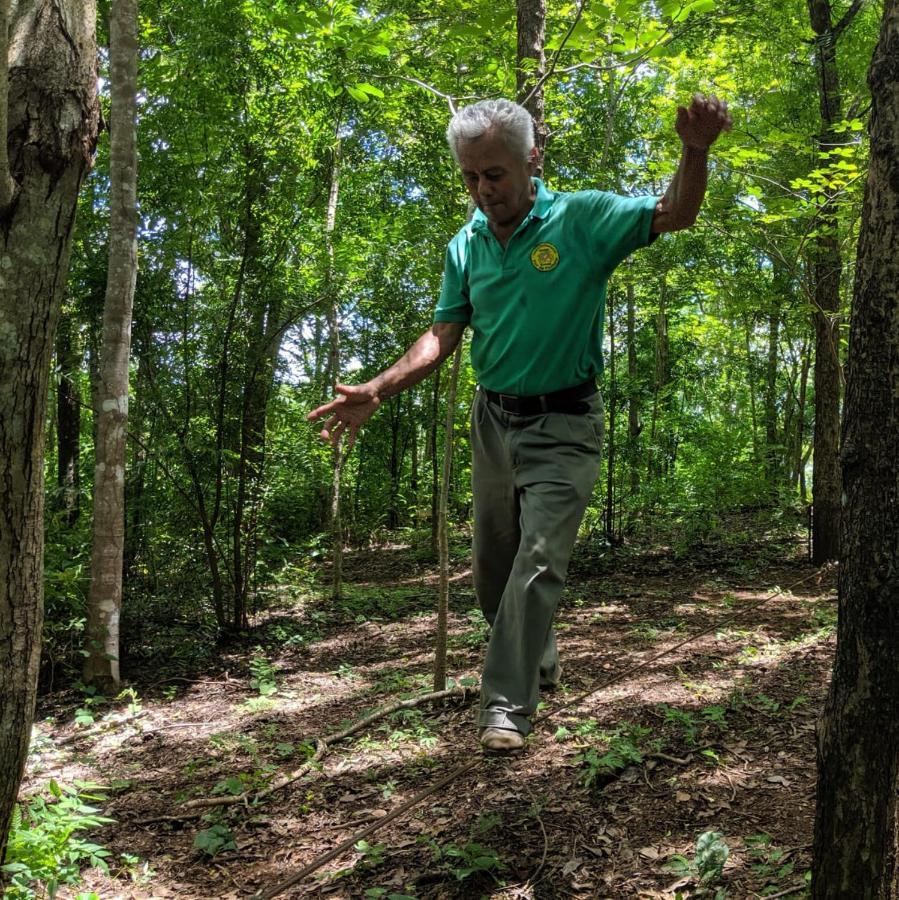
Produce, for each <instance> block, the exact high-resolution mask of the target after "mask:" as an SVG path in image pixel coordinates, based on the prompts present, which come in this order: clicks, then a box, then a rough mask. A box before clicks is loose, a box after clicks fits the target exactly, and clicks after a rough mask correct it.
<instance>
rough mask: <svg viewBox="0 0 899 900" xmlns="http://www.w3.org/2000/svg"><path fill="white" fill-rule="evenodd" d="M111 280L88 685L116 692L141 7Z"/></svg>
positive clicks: (112, 217) (113, 122) (117, 46)
mask: <svg viewBox="0 0 899 900" xmlns="http://www.w3.org/2000/svg"><path fill="white" fill-rule="evenodd" d="M109 60H110V90H111V116H110V133H109V136H110V151H109V171H110V192H109V272H108V275H107V282H106V303H105V304H104V308H103V349H102V351H101V353H100V382H101V388H100V408H99V420H98V422H97V457H96V467H95V469H94V521H93V544H92V549H91V584H90V591H89V593H88V601H87V627H86V629H85V651H86V653H87V655H86V656H85V659H84V669H83V673H82V677H83V678H84V681H85V683H86V684H94V685H96V686H97V687H98V688H100V690H101V691H109V690H117V689H118V686H119V681H120V677H121V676H120V672H119V620H120V617H121V612H122V560H123V555H124V548H125V450H126V447H125V435H126V432H127V430H128V362H129V359H130V357H131V311H132V306H133V303H134V286H135V282H136V280H137V136H136V134H135V130H136V120H137V0H113V3H112V5H111V6H110V11H109Z"/></svg>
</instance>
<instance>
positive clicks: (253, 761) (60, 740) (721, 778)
mask: <svg viewBox="0 0 899 900" xmlns="http://www.w3.org/2000/svg"><path fill="white" fill-rule="evenodd" d="M752 554H753V555H752V556H751V557H750V558H747V557H746V556H742V557H740V558H736V557H734V558H731V555H725V554H723V553H722V552H721V551H716V552H711V551H709V552H706V553H702V554H697V553H694V554H693V555H692V556H691V557H690V558H689V559H687V560H680V561H678V560H675V559H674V558H673V556H672V555H671V553H669V552H668V551H666V550H664V549H659V548H656V549H654V550H653V551H652V552H642V553H636V552H633V553H631V552H628V551H618V552H616V553H615V554H614V555H607V556H605V557H603V558H596V557H591V556H590V555H589V554H583V553H582V554H581V555H579V556H578V557H577V558H576V560H575V562H574V564H573V566H572V572H571V578H570V582H569V586H568V589H567V592H566V598H565V601H564V604H563V608H562V610H561V611H560V616H559V644H560V647H561V651H562V657H563V665H564V675H563V683H562V686H561V688H560V690H558V691H557V692H555V693H553V694H549V695H547V696H546V698H545V702H546V708H545V709H546V710H547V711H548V710H550V709H552V708H554V707H555V706H556V705H559V704H562V703H566V702H568V701H570V700H571V699H573V698H575V697H577V696H579V695H580V694H582V693H585V692H587V691H589V690H590V689H591V688H592V687H593V686H595V685H596V684H598V683H601V682H603V681H607V680H608V679H609V678H610V677H612V676H614V675H615V674H616V673H620V672H623V671H624V670H626V669H627V668H629V667H630V666H631V665H633V663H634V662H637V661H639V660H640V659H641V658H647V657H649V656H651V655H653V654H654V653H656V652H658V650H660V649H663V648H665V647H670V646H673V645H674V644H676V643H678V642H680V641H681V640H683V639H684V637H686V636H688V635H690V634H693V633H696V632H699V631H701V630H703V629H705V628H707V627H708V626H709V625H710V624H712V623H713V622H716V621H723V620H724V619H725V618H727V617H729V616H731V615H732V614H733V613H734V612H737V611H739V609H740V608H741V605H744V606H745V605H746V604H747V603H749V602H752V601H753V600H756V599H761V598H763V597H765V596H767V595H769V594H771V593H773V592H774V591H775V590H776V589H777V588H783V587H786V586H787V585H790V584H792V583H794V582H796V581H798V580H799V579H801V578H804V577H807V576H809V575H812V574H813V570H812V569H811V567H809V566H808V565H807V564H806V563H804V562H803V561H801V560H800V559H799V556H798V550H794V549H793V548H790V547H787V548H786V549H784V548H783V547H779V548H772V547H770V546H765V545H761V546H759V547H756V548H754V549H753V551H752ZM462 560H464V557H463V558H462ZM462 560H460V565H459V567H458V569H457V572H456V578H455V581H454V583H453V596H452V608H453V614H452V621H451V639H450V648H451V660H450V668H451V671H452V672H453V673H454V677H455V678H456V679H466V678H473V677H476V676H477V672H478V665H479V659H480V655H481V652H482V649H483V629H482V626H481V623H480V619H479V616H477V615H476V614H474V613H473V612H469V611H470V610H471V609H472V607H473V606H474V600H473V595H472V592H471V585H470V579H469V578H468V574H467V571H466V569H465V566H464V561H462ZM323 574H324V573H323ZM434 577H435V573H434V571H433V570H432V568H431V567H430V566H429V564H427V563H426V562H423V561H422V554H421V553H416V552H415V551H413V550H410V549H409V548H403V547H394V548H380V549H378V550H377V551H368V552H365V553H356V554H352V555H350V556H348V558H347V562H346V578H347V583H348V589H347V596H346V599H345V600H344V601H343V602H342V603H340V604H330V603H327V602H325V601H322V600H316V599H315V598H314V597H313V596H305V597H304V596H300V597H298V599H297V600H296V601H292V602H291V604H290V606H289V607H287V608H281V609H278V610H276V611H275V612H270V613H268V614H266V617H265V620H264V621H262V620H260V624H259V625H258V627H257V628H256V630H255V632H254V635H253V637H252V640H251V641H250V642H249V643H248V644H247V645H246V646H245V647H242V648H232V649H231V650H229V651H227V652H221V653H220V656H219V658H218V659H217V661H216V662H217V665H216V667H215V669H214V671H213V672H212V673H210V672H208V671H206V672H204V673H203V674H202V675H200V676H196V677H194V676H191V675H190V674H178V673H179V672H183V671H184V666H185V664H189V660H187V661H186V662H185V661H183V662H181V663H178V664H177V665H175V664H174V663H173V662H172V661H168V662H167V661H157V662H156V664H155V665H154V666H153V668H152V669H146V670H145V671H142V677H141V678H140V679H138V680H137V681H135V682H134V683H133V687H134V689H135V691H136V694H137V696H138V697H139V704H132V707H131V710H130V711H129V710H127V709H124V708H123V707H122V705H121V704H119V705H118V706H117V708H116V711H113V712H111V711H109V707H103V706H98V707H97V709H96V711H95V716H94V718H95V722H94V724H92V725H76V724H74V722H73V720H72V717H73V713H74V710H75V708H76V707H77V706H78V705H80V704H81V702H82V699H81V698H74V697H72V696H71V695H58V696H54V697H51V698H48V702H47V703H45V705H44V708H43V709H42V710H40V711H39V722H38V727H39V732H40V734H41V737H40V738H39V740H38V741H37V743H36V747H37V749H38V750H39V751H40V752H38V753H36V754H33V756H32V758H31V762H30V765H29V772H28V778H27V781H26V785H25V789H26V793H27V792H29V791H34V790H37V789H38V788H40V787H41V786H42V785H44V784H45V783H46V781H47V780H48V778H49V777H51V776H52V777H55V778H57V779H58V780H60V781H64V782H67V783H71V782H72V780H73V779H75V778H81V779H83V780H90V781H97V782H102V783H103V784H105V785H108V786H109V788H110V795H109V796H110V799H109V800H108V801H107V802H106V803H105V804H103V810H104V813H105V814H107V815H110V816H112V817H113V818H115V819H116V820H117V821H116V824H115V825H113V826H109V827H107V828H106V829H103V830H102V831H98V832H93V833H92V839H94V840H96V842H97V843H100V844H103V845H104V846H106V847H107V848H108V849H109V850H110V851H111V852H112V854H113V856H112V859H113V860H114V861H115V862H114V864H113V865H112V869H113V875H114V877H110V876H105V875H103V874H102V873H99V872H97V871H95V870H94V871H91V872H89V873H88V874H87V877H86V881H85V884H84V885H82V886H81V887H80V888H79V890H81V891H85V890H89V889H92V890H94V891H96V892H97V893H98V894H99V895H100V896H101V897H103V898H111V897H141V898H144V897H178V898H229V897H245V896H252V894H253V893H254V892H256V891H258V890H266V889H269V888H272V887H274V886H275V885H277V884H278V883H280V882H281V881H283V880H284V879H285V878H287V877H288V876H290V875H291V874H292V873H293V872H295V871H296V870H297V869H298V868H300V867H302V866H303V865H305V864H306V863H308V862H310V861H311V860H313V859H315V858H316V857H317V856H319V855H320V854H322V853H324V852H326V851H327V850H329V849H330V848H332V847H334V846H335V845H337V844H339V843H340V842H341V841H343V840H344V839H346V838H347V837H349V836H351V835H352V834H353V833H355V832H356V831H358V830H359V829H360V828H362V827H363V826H364V825H366V824H368V823H370V822H372V821H375V820H377V819H378V818H382V817H385V816H386V815H387V814H388V813H389V811H391V810H392V809H394V808H396V807H397V806H398V805H399V804H401V803H402V802H404V801H405V800H407V799H408V798H409V797H411V796H413V795H414V794H415V793H416V792H418V791H420V790H422V789H424V788H425V787H427V786H428V785H429V784H431V783H433V782H434V781H436V780H437V779H438V778H439V777H440V776H441V775H442V774H444V773H445V772H447V771H449V770H450V769H451V768H452V767H454V766H457V765H459V764H460V763H462V762H465V761H466V760H469V759H472V758H476V759H478V760H479V763H478V766H477V767H476V768H475V770H474V771H473V772H471V773H470V774H469V775H468V776H467V778H466V779H465V780H464V782H463V783H457V784H455V785H454V786H453V787H452V788H450V789H448V790H446V791H445V792H442V793H441V794H440V795H439V796H437V797H432V798H430V799H429V800H428V801H427V802H426V803H424V804H422V805H421V806H420V807H419V808H417V809H415V810H413V811H412V812H411V813H410V814H408V815H407V816H406V817H405V818H403V819H401V820H397V821H395V822H391V823H390V824H388V825H387V826H385V827H384V828H383V830H381V831H380V832H379V833H378V834H377V835H376V836H373V837H371V838H370V839H369V840H368V842H367V844H365V845H362V846H360V847H359V848H358V849H357V850H354V851H350V852H348V853H347V854H345V855H344V856H342V857H341V858H340V859H338V860H336V861H335V862H334V863H332V864H329V865H328V866H326V867H324V868H323V869H322V870H321V871H320V872H319V874H318V876H316V877H315V878H313V879H311V880H309V881H306V882H304V883H303V884H302V885H300V886H297V887H295V888H292V889H290V890H289V891H287V892H285V893H284V894H283V896H285V897H301V896H328V897H346V898H357V897H363V898H364V897H384V898H391V897H392V898H399V897H403V896H410V897H419V898H457V897H458V898H475V897H482V896H488V897H509V898H512V897H534V898H555V897H590V898H593V897H608V898H616V900H617V898H623V897H660V898H661V897H668V898H674V897H675V896H676V894H677V893H678V892H680V893H681V895H682V896H684V897H700V896H707V897H715V896H718V897H724V896H727V897H731V898H748V897H755V896H764V895H770V894H781V893H782V892H784V891H788V890H789V889H791V888H795V889H796V893H792V894H790V896H795V897H801V896H803V891H802V887H803V884H804V876H805V873H806V872H807V871H808V868H809V865H810V844H811V838H812V824H813V815H814V778H815V773H814V765H815V746H814V724H815V717H816V715H817V712H818V710H819V708H820V706H821V703H822V702H823V698H824V694H825V690H826V683H827V678H828V676H829V671H830V665H831V659H832V652H833V629H834V623H835V618H836V602H835V601H836V590H835V585H834V580H833V575H832V574H826V575H824V576H820V577H813V578H811V579H809V580H806V581H805V583H804V584H803V585H801V586H800V587H797V588H796V589H795V591H793V592H787V593H786V594H783V595H781V596H779V597H778V598H777V599H775V600H772V601H771V602H770V603H768V604H766V605H765V606H764V607H762V609H760V610H759V611H758V612H756V613H755V614H754V615H753V616H751V617H749V618H748V619H747V621H746V622H745V623H741V624H739V625H731V626H730V627H728V628H725V629H723V630H721V631H718V632H716V633H713V634H711V635H708V636H706V637H704V638H702V639H700V640H698V641H696V642H694V643H691V644H690V645H688V646H686V647H683V648H681V649H679V650H677V651H676V652H675V653H673V654H671V655H670V656H666V657H665V658H663V659H661V660H659V661H657V662H654V663H652V664H651V665H649V666H648V667H647V668H645V669H643V670H641V671H640V672H639V673H637V674H635V675H633V676H631V677H628V678H625V679H624V680H623V681H621V682H620V683H617V684H615V685H613V686H611V687H610V688H608V689H606V690H604V691H601V692H599V693H597V694H594V695H592V696H590V697H589V698H587V699H586V700H584V701H583V702H582V703H580V704H579V705H578V706H577V708H576V709H569V710H566V711H564V712H561V713H559V714H557V715H554V716H552V717H551V718H550V719H549V720H547V721H546V722H544V723H543V724H542V725H541V727H540V728H538V729H537V731H536V732H535V734H534V736H533V737H532V738H531V739H530V740H529V741H528V746H527V749H526V752H525V753H524V754H522V755H521V756H518V757H514V758H511V759H505V758H489V757H483V756H482V755H481V754H480V751H479V749H478V746H477V739H476V734H475V729H474V727H473V724H472V723H473V714H474V710H473V706H472V704H471V703H461V704H460V703H455V704H452V705H449V706H447V707H445V708H443V709H440V710H436V711H435V710H432V709H431V708H430V707H425V708H422V709H414V710H407V711H404V712H402V713H398V714H396V715H395V716H393V717H392V718H390V719H388V720H386V721H384V722H382V723H380V724H378V725H375V726H374V727H373V728H372V729H371V730H369V731H368V732H363V733H361V734H358V735H355V736H354V738H352V739H350V740H348V741H346V742H345V743H344V744H342V745H340V746H338V747H336V748H335V749H334V750H333V752H332V753H330V754H329V755H328V756H327V757H326V759H325V761H324V764H323V766H322V768H321V771H316V772H313V773H312V774H311V775H310V776H309V777H308V778H306V779H303V780H301V781H299V782H297V783H295V784H294V785H292V786H291V787H289V788H287V789H286V790H284V791H283V792H281V793H280V794H279V795H277V796H276V797H274V798H272V799H271V800H270V801H269V802H267V803H265V804H264V805H262V806H260V807H259V808H256V809H245V808H243V807H239V808H237V809H235V808H232V809H231V811H222V810H220V811H218V812H213V813H212V814H211V816H210V818H209V819H207V820H206V821H202V820H188V821H185V822H147V821H146V820H148V819H151V818H155V817H159V816H164V815H169V814H171V813H173V812H174V811H175V809H176V806H177V804H178V803H179V802H180V801H182V800H184V799H190V798H194V797H198V796H209V795H212V794H216V795H218V794H222V795H227V794H228V793H235V792H238V791H240V790H242V789H244V788H245V787H248V786H261V785H263V784H264V783H265V782H266V780H267V779H268V778H270V777H271V775H272V774H273V773H275V772H281V771H284V770H287V769H291V768H295V767H296V766H297V765H298V764H299V763H301V762H302V760H303V759H304V758H305V757H306V756H308V754H309V753H310V752H311V750H312V749H314V748H312V747H311V744H310V743H309V742H311V741H313V740H314V738H315V737H317V736H322V735H324V734H326V733H329V732H331V731H335V730H337V729H338V728H339V727H341V724H346V723H347V722H348V721H350V720H353V719H354V718H356V717H358V716H360V715H361V714H363V712H365V711H366V710H371V709H372V708H374V707H377V706H379V705H382V704H384V703H387V702H390V701H391V700H394V699H397V698H398V697H400V696H408V695H409V694H411V693H416V692H424V691H426V690H428V689H430V675H429V671H430V647H431V632H432V628H433V621H434V618H433V615H432V612H431V610H432V607H433V599H432V598H433V581H434ZM169 663H171V664H169ZM176 679H177V680H176ZM463 683H464V682H463ZM138 706H139V709H138ZM48 715H52V716H54V717H55V720H54V721H53V722H52V723H48V722H46V721H43V722H41V721H40V717H41V716H44V717H46V716H48ZM201 831H202V832H203V833H204V835H205V841H206V844H207V846H209V847H210V849H215V848H216V842H217V843H218V845H219V846H220V847H221V848H222V849H221V850H220V852H218V853H217V854H216V855H215V856H210V855H208V854H205V853H203V852H201V851H200V850H198V849H196V848H195V846H194V842H195V839H196V837H197V834H198V832H201ZM708 832H717V833H720V834H721V835H722V836H723V837H722V839H721V840H722V841H723V843H725V844H726V845H727V848H728V849H729V856H728V858H727V861H726V863H725V864H724V868H723V873H722V874H721V876H720V877H719V878H718V879H717V880H715V881H714V883H713V884H710V885H709V886H706V887H702V886H700V884H699V880H698V879H699V875H700V873H701V871H708V870H712V869H714V856H715V853H723V851H721V849H720V843H721V842H720V841H719V842H718V843H717V844H715V842H714V840H713V839H712V838H709V837H706V838H703V845H704V844H705V843H706V842H710V843H712V844H715V846H712V847H711V849H710V850H709V851H708V854H705V855H707V856H708V857H709V859H705V855H703V854H700V858H699V860H698V867H697V860H696V859H695V854H696V841H697V837H698V836H700V835H702V834H704V833H708ZM201 840H204V839H201ZM229 841H233V847H231V848H229V847H228V843H229ZM122 853H127V854H133V855H136V856H138V857H139V858H140V860H141V862H140V863H132V864H130V865H128V866H126V865H124V864H123V863H122V862H121V857H120V854H122ZM703 891H704V892H703ZM716 891H718V892H719V893H717V894H716ZM721 891H726V893H721ZM71 896H75V894H74V893H73V894H71Z"/></svg>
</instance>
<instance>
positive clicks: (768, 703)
mask: <svg viewBox="0 0 899 900" xmlns="http://www.w3.org/2000/svg"><path fill="white" fill-rule="evenodd" d="M752 702H753V705H754V706H757V707H759V708H760V709H763V710H764V711H765V712H769V713H776V712H778V710H780V703H779V702H778V701H777V700H773V699H772V698H771V697H769V696H768V695H767V694H756V695H755V697H754V699H753V701H752Z"/></svg>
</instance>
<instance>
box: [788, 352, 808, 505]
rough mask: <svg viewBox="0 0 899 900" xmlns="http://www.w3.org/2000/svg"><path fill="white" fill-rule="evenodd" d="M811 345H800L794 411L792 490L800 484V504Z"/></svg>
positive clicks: (803, 485)
mask: <svg viewBox="0 0 899 900" xmlns="http://www.w3.org/2000/svg"><path fill="white" fill-rule="evenodd" d="M811 349H812V348H811V343H810V342H809V341H804V342H803V344H802V374H801V375H800V376H799V408H798V409H797V411H796V435H795V438H794V440H795V444H794V445H793V463H792V469H793V487H794V489H795V488H796V487H798V486H799V485H800V483H801V484H802V502H803V503H805V477H804V474H803V469H804V467H805V463H804V459H805V457H804V456H803V453H802V443H803V441H804V439H805V405H806V397H807V395H808V375H809V369H811V367H812V352H811Z"/></svg>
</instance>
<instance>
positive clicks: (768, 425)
mask: <svg viewBox="0 0 899 900" xmlns="http://www.w3.org/2000/svg"><path fill="white" fill-rule="evenodd" d="M779 341H780V310H779V309H778V308H777V306H776V305H775V304H772V308H771V310H770V312H769V313H768V365H767V368H766V370H765V412H764V417H765V472H766V474H767V478H768V484H769V486H770V488H771V492H772V496H773V497H776V496H777V492H778V489H779V487H780V471H781V470H780V459H781V447H780V446H779V441H778V436H777V363H778V343H779Z"/></svg>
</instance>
